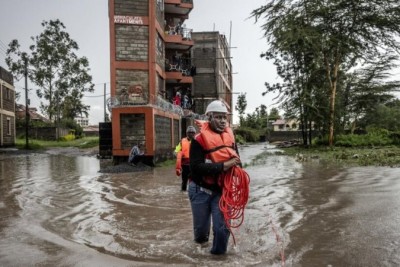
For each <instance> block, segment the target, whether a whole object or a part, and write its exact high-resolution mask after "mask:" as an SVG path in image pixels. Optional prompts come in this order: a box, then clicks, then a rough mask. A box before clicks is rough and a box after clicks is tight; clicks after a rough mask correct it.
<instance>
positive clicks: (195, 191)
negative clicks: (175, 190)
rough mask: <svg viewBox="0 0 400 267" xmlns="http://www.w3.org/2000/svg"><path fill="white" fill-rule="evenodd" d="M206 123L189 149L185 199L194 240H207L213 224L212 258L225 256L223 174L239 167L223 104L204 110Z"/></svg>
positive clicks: (225, 233)
mask: <svg viewBox="0 0 400 267" xmlns="http://www.w3.org/2000/svg"><path fill="white" fill-rule="evenodd" d="M206 116H207V117H208V121H207V122H205V123H204V124H202V126H201V128H200V133H199V134H198V135H196V137H195V138H194V139H193V140H192V142H191V146H190V155H189V157H190V168H191V172H192V177H191V181H190V183H189V187H188V195H189V199H190V203H191V208H192V215H193V230H194V240H195V242H197V243H205V242H207V241H208V239H209V234H210V227H211V221H212V230H213V243H212V247H211V251H210V252H211V253H212V254H225V253H226V251H227V247H228V240H229V236H230V231H229V229H228V226H227V224H226V221H225V219H224V215H223V213H222V211H221V209H220V206H219V202H220V199H221V196H222V187H223V174H224V173H225V172H227V171H228V170H230V169H231V168H232V167H233V166H235V165H239V166H240V165H241V161H240V158H239V153H238V150H237V147H236V143H235V138H234V135H233V132H232V130H231V129H230V127H229V126H228V109H227V107H226V106H225V104H224V103H223V102H222V101H219V100H215V101H213V102H211V103H210V104H209V105H208V106H207V109H206Z"/></svg>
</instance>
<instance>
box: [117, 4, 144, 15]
mask: <svg viewBox="0 0 400 267" xmlns="http://www.w3.org/2000/svg"><path fill="white" fill-rule="evenodd" d="M115 14H116V15H125V16H148V14H149V3H148V0H115Z"/></svg>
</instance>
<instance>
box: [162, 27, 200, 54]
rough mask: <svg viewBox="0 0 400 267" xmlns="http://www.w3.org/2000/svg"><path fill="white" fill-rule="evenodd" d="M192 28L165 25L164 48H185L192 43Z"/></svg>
mask: <svg viewBox="0 0 400 267" xmlns="http://www.w3.org/2000/svg"><path fill="white" fill-rule="evenodd" d="M192 31H193V30H192V29H189V28H184V27H179V26H174V25H167V26H166V29H165V35H164V39H165V48H166V49H175V50H187V49H189V48H191V47H192V46H193V45H194V42H193V40H192Z"/></svg>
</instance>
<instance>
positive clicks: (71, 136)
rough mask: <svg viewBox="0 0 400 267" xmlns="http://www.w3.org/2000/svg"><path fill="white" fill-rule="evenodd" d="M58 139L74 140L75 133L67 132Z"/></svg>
mask: <svg viewBox="0 0 400 267" xmlns="http://www.w3.org/2000/svg"><path fill="white" fill-rule="evenodd" d="M60 139H61V141H72V140H75V135H74V134H73V133H69V134H67V135H64V136H63V137H61V138H60Z"/></svg>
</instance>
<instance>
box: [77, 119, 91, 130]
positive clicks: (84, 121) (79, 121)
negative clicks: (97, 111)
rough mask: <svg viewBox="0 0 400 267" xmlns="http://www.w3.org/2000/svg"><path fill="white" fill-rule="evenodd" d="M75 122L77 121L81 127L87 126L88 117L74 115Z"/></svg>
mask: <svg viewBox="0 0 400 267" xmlns="http://www.w3.org/2000/svg"><path fill="white" fill-rule="evenodd" d="M75 121H76V123H78V124H79V125H80V126H81V127H82V128H85V127H87V126H89V118H87V117H76V118H75Z"/></svg>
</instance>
